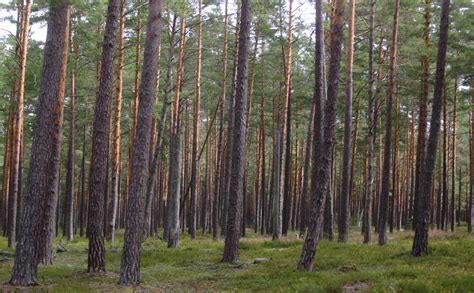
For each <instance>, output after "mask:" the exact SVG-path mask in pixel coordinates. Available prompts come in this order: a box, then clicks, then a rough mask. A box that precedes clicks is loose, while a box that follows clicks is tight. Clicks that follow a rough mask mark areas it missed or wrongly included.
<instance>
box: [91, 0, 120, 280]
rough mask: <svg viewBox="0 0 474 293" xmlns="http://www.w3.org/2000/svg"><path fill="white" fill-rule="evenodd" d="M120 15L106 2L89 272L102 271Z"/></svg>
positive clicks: (116, 0) (113, 0)
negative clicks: (114, 72) (111, 114)
mask: <svg viewBox="0 0 474 293" xmlns="http://www.w3.org/2000/svg"><path fill="white" fill-rule="evenodd" d="M119 13H120V0H109V6H108V9H107V20H106V24H105V33H104V41H103V44H102V61H101V66H100V82H99V88H98V91H97V102H96V106H95V110H94V124H93V132H92V166H91V182H90V184H89V190H90V193H89V211H88V220H87V236H88V238H89V250H88V258H87V271H88V272H90V273H92V272H105V246H104V212H105V211H104V210H105V208H104V202H105V195H106V189H107V165H108V163H107V161H108V157H109V133H110V112H111V111H110V110H111V103H112V92H113V82H114V81H113V67H114V52H115V50H114V48H115V43H116V32H117V26H118V20H119Z"/></svg>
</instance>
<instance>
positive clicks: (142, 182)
mask: <svg viewBox="0 0 474 293" xmlns="http://www.w3.org/2000/svg"><path fill="white" fill-rule="evenodd" d="M148 9H149V12H148V22H147V29H146V32H147V34H146V40H145V50H144V57H143V67H142V75H141V85H140V96H139V99H140V103H139V105H138V116H137V132H136V136H135V139H134V141H133V146H132V157H131V159H132V162H131V163H132V168H131V171H132V174H131V177H130V189H129V200H128V208H127V209H128V210H129V211H133V212H129V213H127V220H126V223H125V235H124V245H123V254H122V262H121V265H120V281H119V283H120V284H121V285H132V284H138V283H139V282H140V248H141V242H142V238H143V232H144V229H143V224H144V213H145V193H146V188H147V178H148V175H149V166H150V165H149V159H150V153H149V149H150V137H151V128H152V118H153V109H154V107H155V90H156V81H157V79H156V76H157V74H158V65H157V64H158V50H159V47H160V36H161V18H162V16H161V0H150V2H149V5H148Z"/></svg>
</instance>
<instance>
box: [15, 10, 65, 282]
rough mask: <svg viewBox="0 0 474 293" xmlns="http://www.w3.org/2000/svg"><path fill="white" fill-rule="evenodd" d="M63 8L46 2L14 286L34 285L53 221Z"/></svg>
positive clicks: (61, 102)
mask: <svg viewBox="0 0 474 293" xmlns="http://www.w3.org/2000/svg"><path fill="white" fill-rule="evenodd" d="M69 13H70V11H69V5H67V1H58V2H55V3H54V4H53V5H51V7H50V12H49V20H48V32H47V37H46V43H45V47H44V56H45V58H44V61H43V70H42V76H43V78H42V80H41V86H40V93H39V100H38V106H37V108H36V109H37V110H36V111H37V112H36V125H35V129H34V132H33V143H32V148H31V160H30V168H29V176H28V180H29V181H28V189H27V192H26V194H25V206H24V210H23V214H22V218H21V219H22V220H21V223H20V227H21V228H20V231H21V233H20V238H19V241H18V245H17V249H16V254H15V262H14V265H13V270H12V277H11V279H10V284H11V285H14V286H31V285H36V284H38V279H37V267H38V258H39V256H40V254H41V252H42V249H43V247H44V245H45V243H44V242H43V239H44V237H43V234H52V231H50V230H49V229H48V226H49V225H48V224H49V222H50V218H51V217H53V221H54V212H55V211H49V210H50V209H51V207H50V205H49V204H50V202H51V201H52V200H56V198H57V196H58V194H57V188H56V187H57V185H58V181H59V160H60V153H61V152H60V149H61V128H62V122H63V110H64V91H65V79H66V64H67V53H68V35H69V33H68V30H69Z"/></svg>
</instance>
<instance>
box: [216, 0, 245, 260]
mask: <svg viewBox="0 0 474 293" xmlns="http://www.w3.org/2000/svg"><path fill="white" fill-rule="evenodd" d="M240 9H241V10H240V33H239V50H238V61H237V80H236V93H235V104H234V107H235V108H234V111H235V114H234V127H233V134H232V135H233V144H232V172H231V177H230V188H229V195H228V197H229V206H228V217H227V229H226V238H225V245H224V255H223V258H222V261H224V262H237V261H238V260H239V240H240V233H241V229H242V228H241V220H242V201H243V192H244V191H243V179H244V167H245V137H246V134H245V120H246V108H247V77H248V76H247V66H248V64H247V63H248V58H249V54H248V43H249V38H250V18H251V16H250V0H242V4H241V8H240Z"/></svg>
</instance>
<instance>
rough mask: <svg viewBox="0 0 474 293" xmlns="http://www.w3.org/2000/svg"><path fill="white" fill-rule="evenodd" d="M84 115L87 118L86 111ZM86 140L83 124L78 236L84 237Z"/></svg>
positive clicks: (85, 126)
mask: <svg viewBox="0 0 474 293" xmlns="http://www.w3.org/2000/svg"><path fill="white" fill-rule="evenodd" d="M85 116H86V118H87V113H86V115H85ZM84 120H86V119H84ZM86 140H87V125H84V131H83V135H82V159H81V205H80V207H79V236H80V237H84V228H85V226H87V212H86V209H87V201H86V192H87V191H86Z"/></svg>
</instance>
